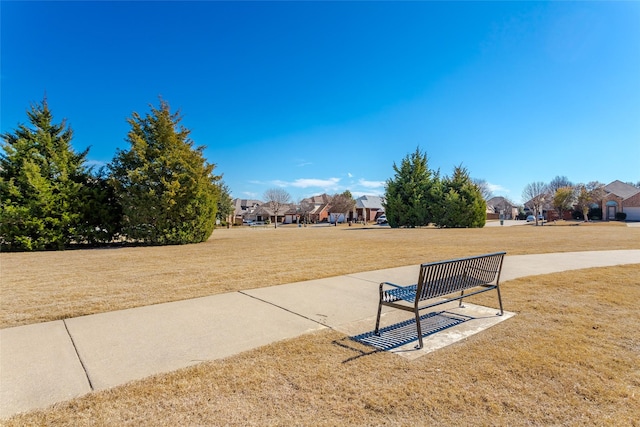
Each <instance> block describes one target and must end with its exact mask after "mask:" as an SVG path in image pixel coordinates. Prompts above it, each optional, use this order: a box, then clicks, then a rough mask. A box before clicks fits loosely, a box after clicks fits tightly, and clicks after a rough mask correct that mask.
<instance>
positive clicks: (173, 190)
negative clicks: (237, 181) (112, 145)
mask: <svg viewBox="0 0 640 427" xmlns="http://www.w3.org/2000/svg"><path fill="white" fill-rule="evenodd" d="M150 108H151V113H149V114H147V115H146V116H145V117H142V116H140V115H139V114H138V113H135V112H134V113H133V115H132V117H131V118H129V119H127V122H128V123H129V124H130V125H131V130H130V131H129V133H128V135H127V141H128V142H129V143H130V144H131V148H130V149H129V150H128V151H122V150H118V151H117V153H116V156H115V157H114V159H113V162H112V163H111V164H110V165H109V168H110V170H111V180H112V183H113V185H114V188H115V190H116V196H117V197H118V200H119V201H120V204H121V206H122V213H123V228H122V231H123V234H124V235H125V236H127V237H128V238H129V239H132V240H133V241H137V242H143V243H147V244H184V243H195V242H202V241H205V240H207V239H208V238H209V236H210V235H211V233H212V231H213V228H214V226H215V218H216V209H217V203H218V200H219V198H220V188H219V186H218V185H217V182H218V181H219V180H220V176H215V175H213V169H214V167H215V165H212V164H208V163H207V162H206V160H205V158H204V157H203V154H202V153H203V151H204V147H203V146H200V147H195V148H194V146H193V141H191V140H190V139H189V133H190V131H189V130H188V129H186V128H185V127H183V126H182V125H181V124H180V122H181V120H182V118H181V117H180V113H179V112H177V113H175V114H172V113H171V111H170V108H169V104H168V103H167V102H166V101H164V100H162V99H161V100H160V107H159V108H155V107H153V106H150Z"/></svg>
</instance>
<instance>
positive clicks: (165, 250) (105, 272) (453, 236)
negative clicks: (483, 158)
mask: <svg viewBox="0 0 640 427" xmlns="http://www.w3.org/2000/svg"><path fill="white" fill-rule="evenodd" d="M575 224H580V225H578V226H572V227H570V226H567V227H562V226H544V227H535V226H532V225H526V226H517V227H504V228H503V227H487V228H484V229H453V230H451V229H450V230H438V229H395V230H392V229H388V228H379V227H372V228H363V227H361V226H355V227H347V226H341V227H319V228H316V227H307V228H297V227H290V228H286V227H283V228H279V229H277V230H274V229H272V228H268V229H249V227H243V228H239V229H230V230H227V229H219V230H216V231H215V232H214V233H213V235H212V237H211V238H210V239H209V240H208V241H207V242H205V243H202V244H197V245H185V246H165V247H142V248H118V249H95V250H73V251H65V252H38V253H2V254H0V276H1V279H2V280H1V281H0V297H1V298H0V328H7V327H12V326H19V325H25V324H30V323H38V322H44V321H50V320H56V319H62V318H69V317H77V316H81V315H87V314H93V313H100V312H106V311H112V310H119V309H125V308H131V307H138V306H143V305H149V304H157V303H163V302H168V301H176V300H182V299H188V298H195V297H201V296H206V295H212V294H217V293H222V292H229V291H235V290H241V289H251V288H257V287H263V286H272V285H276V284H281V283H290V282H296V281H303V280H310V279H316V278H322V277H330V276H336V275H341V274H347V273H354V272H360V271H368V270H374V269H381V268H389V267H397V266H403V265H410V264H418V263H420V262H425V261H435V260H442V259H447V258H452V257H459V256H467V255H473V254H479V253H486V252H492V251H499V250H506V251H507V253H508V254H509V255H516V254H530V253H546V252H567V251H583V250H594V249H639V248H640V228H629V227H626V226H625V225H624V224H621V223H617V222H613V223H602V224H598V223H594V224H584V223H575Z"/></svg>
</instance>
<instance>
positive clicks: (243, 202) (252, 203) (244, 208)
mask: <svg viewBox="0 0 640 427" xmlns="http://www.w3.org/2000/svg"><path fill="white" fill-rule="evenodd" d="M260 205H262V202H261V201H260V200H252V199H234V201H233V207H234V209H233V210H234V214H235V215H243V214H245V213H247V212H248V211H250V210H251V209H253V208H255V207H257V206H260Z"/></svg>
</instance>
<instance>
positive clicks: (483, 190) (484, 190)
mask: <svg viewBox="0 0 640 427" xmlns="http://www.w3.org/2000/svg"><path fill="white" fill-rule="evenodd" d="M473 183H474V184H475V185H476V186H477V187H478V189H479V190H480V194H482V198H483V199H484V201H485V202H486V201H487V200H489V199H490V198H492V197H493V192H492V191H491V187H490V186H489V183H488V182H487V181H486V180H484V179H474V180H473Z"/></svg>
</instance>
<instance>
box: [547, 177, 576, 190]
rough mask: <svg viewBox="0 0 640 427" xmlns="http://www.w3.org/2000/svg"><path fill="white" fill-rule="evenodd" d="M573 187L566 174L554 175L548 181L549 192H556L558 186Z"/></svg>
mask: <svg viewBox="0 0 640 427" xmlns="http://www.w3.org/2000/svg"><path fill="white" fill-rule="evenodd" d="M567 187H573V183H572V182H571V181H569V178H567V177H566V176H559V175H558V176H556V177H555V178H553V179H552V180H551V182H550V183H549V194H556V191H558V189H560V188H567Z"/></svg>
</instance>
